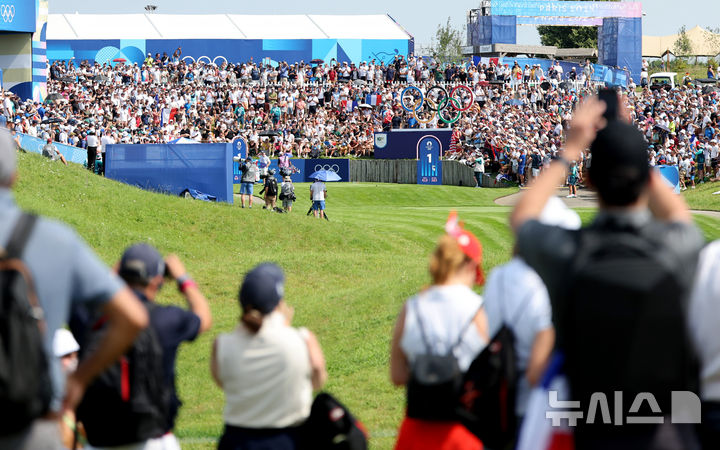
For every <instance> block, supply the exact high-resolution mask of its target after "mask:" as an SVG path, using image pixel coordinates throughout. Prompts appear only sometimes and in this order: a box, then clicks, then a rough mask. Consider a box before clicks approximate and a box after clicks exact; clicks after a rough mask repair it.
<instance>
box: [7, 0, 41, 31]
mask: <svg viewBox="0 0 720 450" xmlns="http://www.w3.org/2000/svg"><path fill="white" fill-rule="evenodd" d="M36 13H37V10H36V5H35V0H2V2H1V3H0V31H21V32H24V33H34V32H35V31H36V30H35V28H36V27H37V24H36V23H35V21H36Z"/></svg>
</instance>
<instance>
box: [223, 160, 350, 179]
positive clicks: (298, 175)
mask: <svg viewBox="0 0 720 450" xmlns="http://www.w3.org/2000/svg"><path fill="white" fill-rule="evenodd" d="M256 160H257V158H253V161H256ZM269 169H272V170H275V178H277V180H278V183H281V182H282V176H280V167H278V160H277V159H271V160H270V166H269ZM290 169H291V171H292V174H291V175H290V179H291V180H292V181H293V183H306V182H311V181H313V180H311V179H310V174H312V173H314V172H317V171H318V170H329V171H332V172H335V173H337V174H338V175H340V178H342V180H340V181H343V182H344V181H350V162H349V160H347V159H335V158H328V159H299V158H292V159H290ZM241 177H242V172H241V171H240V168H239V165H238V164H237V163H233V184H240V178H241Z"/></svg>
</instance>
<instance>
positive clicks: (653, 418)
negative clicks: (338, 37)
mask: <svg viewBox="0 0 720 450" xmlns="http://www.w3.org/2000/svg"><path fill="white" fill-rule="evenodd" d="M612 396H613V399H612V406H613V408H610V404H609V403H608V397H607V395H605V393H604V392H595V393H593V394H592V395H591V396H590V401H589V402H588V403H589V404H588V405H587V416H584V415H583V411H582V409H581V406H580V402H579V401H566V400H558V391H548V406H549V410H547V411H545V418H546V419H550V420H551V423H552V426H553V427H559V426H570V427H574V426H577V424H578V421H581V420H583V419H584V420H585V423H587V424H595V423H598V424H604V425H610V424H612V425H618V426H620V425H625V424H627V425H633V424H663V423H665V420H666V417H667V416H669V418H670V423H673V424H680V423H684V424H699V423H700V422H701V416H702V411H701V407H700V398H698V396H697V395H695V394H694V393H693V392H690V391H672V392H671V395H670V405H671V406H670V411H661V410H660V405H659V404H658V402H657V400H656V399H655V396H654V395H653V394H651V393H649V392H641V393H639V394H637V395H636V396H635V398H634V399H633V401H632V403H631V404H630V409H629V410H628V411H627V415H625V416H623V412H624V409H623V393H622V392H621V391H615V392H613V393H612ZM643 406H645V408H644V410H647V409H649V410H650V412H652V414H651V415H644V416H641V415H638V414H640V409H641V408H642V407H643ZM610 411H613V412H614V414H613V416H612V417H611V415H610ZM623 419H624V420H623ZM563 421H567V422H565V423H563Z"/></svg>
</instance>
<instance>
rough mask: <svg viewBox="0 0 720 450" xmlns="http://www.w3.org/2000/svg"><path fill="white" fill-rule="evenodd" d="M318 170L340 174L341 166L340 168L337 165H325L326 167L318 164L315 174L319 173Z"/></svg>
mask: <svg viewBox="0 0 720 450" xmlns="http://www.w3.org/2000/svg"><path fill="white" fill-rule="evenodd" d="M318 170H329V171H330V172H335V173H338V172H340V166H338V165H337V164H333V165H330V164H325V165H322V164H316V165H315V170H314V172H317V171H318Z"/></svg>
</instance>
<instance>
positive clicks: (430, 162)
mask: <svg viewBox="0 0 720 450" xmlns="http://www.w3.org/2000/svg"><path fill="white" fill-rule="evenodd" d="M441 148H442V144H440V140H439V139H438V138H436V137H435V136H424V137H422V138H420V140H419V141H418V144H417V153H418V161H417V184H442V164H441V163H440V155H441V154H442V151H441Z"/></svg>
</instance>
